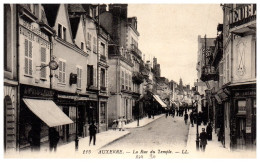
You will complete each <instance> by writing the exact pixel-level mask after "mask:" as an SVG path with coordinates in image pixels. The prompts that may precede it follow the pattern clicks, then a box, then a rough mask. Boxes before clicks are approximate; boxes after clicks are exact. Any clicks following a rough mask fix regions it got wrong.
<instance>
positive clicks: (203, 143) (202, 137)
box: [200, 128, 208, 152]
mask: <svg viewBox="0 0 260 164" xmlns="http://www.w3.org/2000/svg"><path fill="white" fill-rule="evenodd" d="M207 138H208V136H207V133H206V132H205V128H202V132H201V133H200V147H201V151H202V152H205V149H206V145H207Z"/></svg>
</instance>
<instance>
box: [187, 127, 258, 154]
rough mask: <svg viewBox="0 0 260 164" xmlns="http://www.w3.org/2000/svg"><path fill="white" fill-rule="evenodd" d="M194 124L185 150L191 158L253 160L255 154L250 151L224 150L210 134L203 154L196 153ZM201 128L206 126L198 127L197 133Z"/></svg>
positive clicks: (215, 136) (213, 135) (213, 133)
mask: <svg viewBox="0 0 260 164" xmlns="http://www.w3.org/2000/svg"><path fill="white" fill-rule="evenodd" d="M196 126H197V125H196V124H194V127H192V126H191V125H190V127H189V135H188V140H187V146H186V149H187V150H188V152H189V155H190V157H192V158H255V157H256V153H255V152H251V151H243V152H231V151H230V150H228V149H227V148H224V147H223V145H222V144H221V142H219V141H218V138H217V134H215V132H214V131H213V132H212V140H211V141H208V144H207V146H206V150H205V152H201V151H196ZM202 128H205V129H206V126H203V125H201V126H199V133H201V132H202Z"/></svg>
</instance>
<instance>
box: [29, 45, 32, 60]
mask: <svg viewBox="0 0 260 164" xmlns="http://www.w3.org/2000/svg"><path fill="white" fill-rule="evenodd" d="M29 57H30V58H32V42H31V41H29Z"/></svg>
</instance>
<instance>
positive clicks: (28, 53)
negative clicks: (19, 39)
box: [24, 39, 33, 76]
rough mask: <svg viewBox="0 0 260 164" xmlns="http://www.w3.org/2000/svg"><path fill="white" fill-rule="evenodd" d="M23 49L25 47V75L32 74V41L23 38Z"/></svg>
mask: <svg viewBox="0 0 260 164" xmlns="http://www.w3.org/2000/svg"><path fill="white" fill-rule="evenodd" d="M24 49H25V54H24V56H25V65H24V69H25V72H24V73H25V75H30V76H31V75H32V55H33V54H32V42H31V41H29V40H27V39H25V43H24Z"/></svg>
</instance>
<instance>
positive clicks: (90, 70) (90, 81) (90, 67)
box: [87, 65, 94, 87]
mask: <svg viewBox="0 0 260 164" xmlns="http://www.w3.org/2000/svg"><path fill="white" fill-rule="evenodd" d="M87 69H88V70H87V86H88V87H89V86H92V85H93V84H94V82H93V81H94V78H93V75H94V70H93V65H88V67H87Z"/></svg>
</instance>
